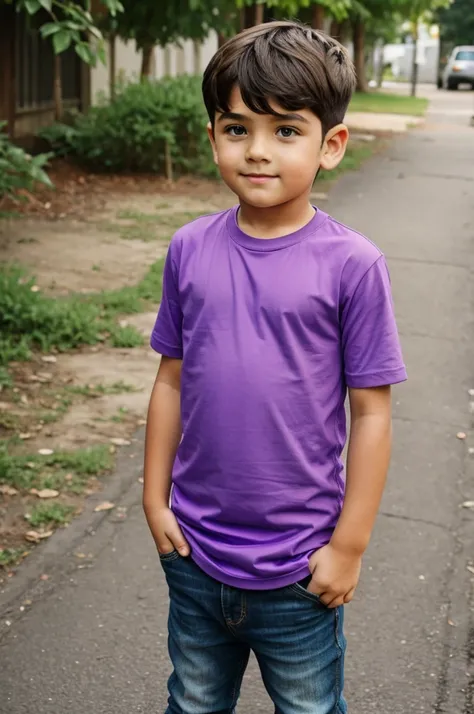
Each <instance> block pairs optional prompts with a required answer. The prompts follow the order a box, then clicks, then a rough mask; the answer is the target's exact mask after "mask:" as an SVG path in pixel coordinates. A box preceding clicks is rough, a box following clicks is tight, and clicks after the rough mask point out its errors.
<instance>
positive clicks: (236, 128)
mask: <svg viewBox="0 0 474 714" xmlns="http://www.w3.org/2000/svg"><path fill="white" fill-rule="evenodd" d="M224 132H225V133H226V134H229V136H245V134H246V133H247V130H246V128H245V127H244V126H241V125H240V124H234V125H232V126H226V128H225V129H224Z"/></svg>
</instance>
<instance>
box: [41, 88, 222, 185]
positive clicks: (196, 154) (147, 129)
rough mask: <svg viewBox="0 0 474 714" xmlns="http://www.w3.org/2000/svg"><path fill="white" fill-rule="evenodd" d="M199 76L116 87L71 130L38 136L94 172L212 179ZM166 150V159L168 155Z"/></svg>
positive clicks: (64, 128)
mask: <svg viewBox="0 0 474 714" xmlns="http://www.w3.org/2000/svg"><path fill="white" fill-rule="evenodd" d="M207 121H208V119H207V114H206V110H205V108H204V104H203V101H202V95H201V78H200V77H195V76H190V75H182V76H179V77H173V78H167V79H163V80H161V81H159V82H154V81H145V82H141V83H139V84H127V85H124V86H121V87H119V88H118V95H117V96H116V98H115V100H114V101H113V102H111V103H109V104H105V103H103V104H101V105H99V106H96V107H92V108H91V110H90V111H89V112H88V113H87V114H85V115H82V116H79V117H78V118H77V120H76V123H75V125H74V127H73V128H71V127H67V126H65V125H54V126H53V127H50V128H49V130H48V131H43V132H42V136H43V137H45V138H48V132H49V141H50V143H51V145H52V147H53V148H54V146H55V145H56V146H57V147H59V150H60V151H64V150H65V149H68V151H69V153H71V154H72V155H74V156H76V157H77V159H78V160H80V161H81V162H82V163H85V164H86V165H88V166H89V167H91V168H92V169H94V170H96V171H152V172H155V173H159V174H166V168H167V158H168V159H170V160H171V164H172V167H173V171H174V172H176V173H181V174H182V173H197V174H201V175H207V176H212V175H216V170H215V167H214V164H213V161H212V154H211V150H210V147H209V142H208V138H207V133H206V124H207ZM167 151H168V157H167Z"/></svg>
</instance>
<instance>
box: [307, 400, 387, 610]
mask: <svg viewBox="0 0 474 714" xmlns="http://www.w3.org/2000/svg"><path fill="white" fill-rule="evenodd" d="M349 399H350V408H351V431H350V438H349V449H348V457H347V477H346V495H345V499H344V506H343V508H342V512H341V516H340V518H339V521H338V524H337V526H336V529H335V531H334V533H333V536H332V538H331V540H330V542H329V543H328V545H326V546H325V547H324V548H321V549H320V550H318V551H316V552H315V553H314V554H313V555H312V557H311V559H310V561H309V563H310V569H311V572H312V573H313V578H312V581H311V583H310V590H311V591H312V592H315V593H317V594H318V595H319V596H320V598H321V602H322V603H323V604H325V605H327V606H329V607H338V606H339V605H342V604H344V603H347V602H350V601H351V600H352V597H353V594H354V591H355V588H356V586H357V583H358V580H359V576H360V568H361V562H362V555H363V553H364V551H365V549H366V548H367V546H368V544H369V540H370V536H371V533H372V529H373V526H374V522H375V518H376V515H377V511H378V509H379V505H380V501H381V498H382V493H383V489H384V486H385V480H386V476H387V471H388V466H389V461H390V450H391V436H392V420H391V390H390V387H388V386H387V387H374V388H368V389H350V390H349Z"/></svg>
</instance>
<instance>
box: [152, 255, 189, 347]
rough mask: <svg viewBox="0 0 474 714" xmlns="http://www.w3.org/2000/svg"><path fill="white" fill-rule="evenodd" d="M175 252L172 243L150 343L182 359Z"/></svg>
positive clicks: (181, 317)
mask: <svg viewBox="0 0 474 714" xmlns="http://www.w3.org/2000/svg"><path fill="white" fill-rule="evenodd" d="M173 252H174V246H173V243H171V245H170V249H169V251H168V255H167V257H166V262H165V267H164V271H163V296H162V299H161V305H160V309H159V311H158V316H157V318H156V322H155V326H154V328H153V332H152V334H151V340H150V344H151V346H152V348H153V349H154V350H155V351H156V352H159V353H160V354H162V355H164V356H165V357H174V358H176V359H182V357H183V340H182V324H183V314H182V311H181V305H180V300H179V292H178V270H177V266H176V263H175V260H174V258H173Z"/></svg>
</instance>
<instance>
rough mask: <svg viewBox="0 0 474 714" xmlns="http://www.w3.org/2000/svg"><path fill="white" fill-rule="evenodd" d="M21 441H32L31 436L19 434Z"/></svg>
mask: <svg viewBox="0 0 474 714" xmlns="http://www.w3.org/2000/svg"><path fill="white" fill-rule="evenodd" d="M18 436H19V437H20V439H23V441H26V440H27V439H31V434H28V433H25V434H18Z"/></svg>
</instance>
